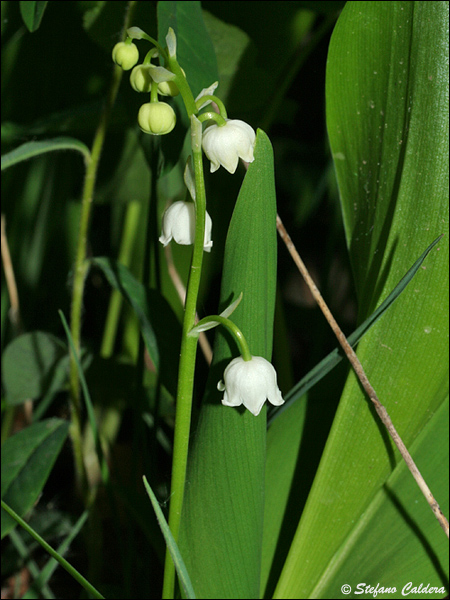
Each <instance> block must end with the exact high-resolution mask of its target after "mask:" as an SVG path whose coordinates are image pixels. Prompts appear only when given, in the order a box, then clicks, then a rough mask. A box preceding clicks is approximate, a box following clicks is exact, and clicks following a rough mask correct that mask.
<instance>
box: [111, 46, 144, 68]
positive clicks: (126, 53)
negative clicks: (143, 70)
mask: <svg viewBox="0 0 450 600" xmlns="http://www.w3.org/2000/svg"><path fill="white" fill-rule="evenodd" d="M112 59H113V61H114V62H115V63H116V65H119V67H122V69H123V70H124V71H129V70H130V69H132V68H133V67H134V65H135V64H136V63H137V61H138V60H139V50H138V49H137V46H135V45H134V44H126V43H125V42H119V43H118V44H116V45H115V46H114V48H113V51H112Z"/></svg>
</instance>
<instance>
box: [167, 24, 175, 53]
mask: <svg viewBox="0 0 450 600" xmlns="http://www.w3.org/2000/svg"><path fill="white" fill-rule="evenodd" d="M166 44H167V49H168V51H169V56H170V57H172V58H176V56H177V36H176V35H175V31H174V30H173V29H172V27H169V31H168V32H167V35H166Z"/></svg>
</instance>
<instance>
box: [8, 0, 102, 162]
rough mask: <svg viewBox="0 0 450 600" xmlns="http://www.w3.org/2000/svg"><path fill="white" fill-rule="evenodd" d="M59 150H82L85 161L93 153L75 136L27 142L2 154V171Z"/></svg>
mask: <svg viewBox="0 0 450 600" xmlns="http://www.w3.org/2000/svg"><path fill="white" fill-rule="evenodd" d="M21 4H23V3H21ZM25 4H28V2H25ZM30 4H31V3H30ZM57 150H76V151H77V152H81V154H82V155H83V158H84V160H85V161H87V160H89V158H90V155H91V153H90V151H89V148H88V147H87V146H86V144H83V142H80V141H78V140H77V139H75V138H69V137H58V138H54V139H52V140H40V141H33V142H26V143H25V144H22V145H21V146H19V147H18V148H14V150H11V152H7V153H6V154H4V155H3V156H2V171H3V170H4V169H7V168H8V167H12V166H13V165H17V164H18V163H20V162H22V161H24V160H29V159H30V158H34V157H35V156H40V155H41V154H45V153H46V152H55V151H57Z"/></svg>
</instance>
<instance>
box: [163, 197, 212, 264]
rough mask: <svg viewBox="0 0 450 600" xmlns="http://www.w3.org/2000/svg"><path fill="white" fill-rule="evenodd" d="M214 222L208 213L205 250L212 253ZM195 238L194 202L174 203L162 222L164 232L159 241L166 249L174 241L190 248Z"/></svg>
mask: <svg viewBox="0 0 450 600" xmlns="http://www.w3.org/2000/svg"><path fill="white" fill-rule="evenodd" d="M211 229H212V221H211V217H210V216H209V214H208V213H206V219H205V239H204V244H203V250H205V252H211V248H212V245H213V243H212V240H211ZM194 238H195V206H194V203H193V202H182V201H179V202H174V203H173V204H172V205H171V206H169V208H168V209H167V210H166V212H165V213H164V216H163V221H162V231H161V236H160V238H159V241H160V242H161V244H162V245H163V246H164V247H165V246H167V244H169V242H171V241H172V240H174V241H175V242H176V243H177V244H181V245H183V246H189V245H191V244H193V243H194Z"/></svg>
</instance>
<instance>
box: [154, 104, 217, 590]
mask: <svg viewBox="0 0 450 600" xmlns="http://www.w3.org/2000/svg"><path fill="white" fill-rule="evenodd" d="M201 135H202V127H201V123H200V122H199V121H198V119H197V118H196V117H195V116H194V115H193V116H192V117H191V140H192V153H193V166H194V172H195V195H196V199H195V241H194V251H193V254H192V261H191V268H190V273H189V282H188V287H187V295H186V305H185V310H184V321H183V332H182V338H181V354H180V366H179V370H178V390H177V405H176V414H175V434H174V446H173V464H172V481H171V488H170V492H171V494H170V509H169V527H170V530H171V532H172V535H173V537H174V539H175V541H176V542H178V536H179V532H180V523H181V511H182V508H183V498H184V486H185V481H186V467H187V457H188V448H189V431H190V426H191V410H192V393H193V389H194V370H195V358H196V351H197V337H189V335H188V334H189V331H190V330H191V329H192V327H194V325H195V315H196V307H197V297H198V292H199V287H200V277H201V270H202V262H203V242H204V236H205V214H206V194H205V182H204V178H203V161H202V151H201ZM174 586H175V567H174V564H173V561H172V558H171V556H170V553H169V551H168V550H167V551H166V562H165V569H164V585H163V594H162V597H163V599H168V598H173V597H174Z"/></svg>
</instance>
